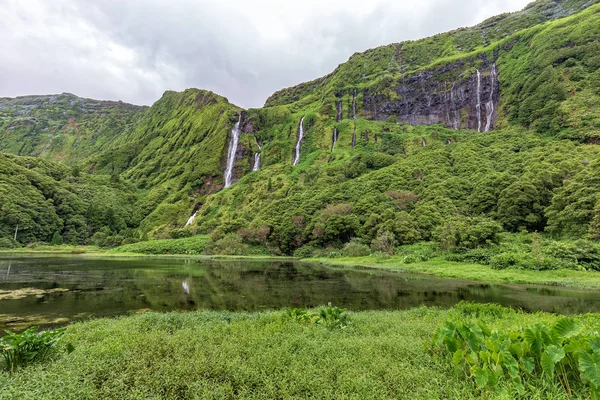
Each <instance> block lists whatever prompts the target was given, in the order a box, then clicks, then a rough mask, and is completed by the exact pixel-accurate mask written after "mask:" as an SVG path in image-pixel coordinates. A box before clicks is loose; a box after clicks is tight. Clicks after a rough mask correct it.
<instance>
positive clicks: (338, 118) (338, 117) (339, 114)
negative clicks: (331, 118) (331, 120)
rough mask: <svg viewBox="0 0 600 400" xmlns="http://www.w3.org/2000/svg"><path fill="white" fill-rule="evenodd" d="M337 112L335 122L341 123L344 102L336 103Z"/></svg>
mask: <svg viewBox="0 0 600 400" xmlns="http://www.w3.org/2000/svg"><path fill="white" fill-rule="evenodd" d="M335 111H336V117H335V121H336V122H340V121H341V120H342V102H341V101H336V102H335Z"/></svg>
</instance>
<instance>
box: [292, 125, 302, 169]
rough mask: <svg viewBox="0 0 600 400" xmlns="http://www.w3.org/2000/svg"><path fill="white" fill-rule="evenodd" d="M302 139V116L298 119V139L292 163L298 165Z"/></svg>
mask: <svg viewBox="0 0 600 400" xmlns="http://www.w3.org/2000/svg"><path fill="white" fill-rule="evenodd" d="M302 139H304V117H302V119H301V120H300V126H299V127H298V141H297V142H296V147H295V151H294V164H293V165H298V162H299V161H300V150H301V149H302Z"/></svg>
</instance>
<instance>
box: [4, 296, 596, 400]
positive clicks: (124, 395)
mask: <svg viewBox="0 0 600 400" xmlns="http://www.w3.org/2000/svg"><path fill="white" fill-rule="evenodd" d="M474 317H477V318H478V320H479V321H483V322H485V323H488V324H491V325H492V326H494V327H495V328H497V329H517V328H519V327H520V326H530V325H534V324H536V323H539V322H545V323H553V322H554V321H556V320H557V318H558V317H556V316H553V315H550V314H543V313H540V314H529V315H528V314H522V313H520V312H517V311H511V310H508V309H502V308H500V307H496V306H492V307H486V306H467V307H461V306H459V307H457V308H455V309H452V310H438V309H431V308H417V309H413V310H409V311H374V312H360V313H349V318H350V324H349V325H348V326H347V327H346V328H344V329H328V328H327V327H326V326H322V325H315V324H303V323H301V322H298V321H297V320H294V319H290V318H287V317H286V313H285V312H284V311H276V312H264V313H223V312H210V311H207V312H202V311H201V312H189V313H168V314H157V313H147V314H140V315H135V316H131V317H124V318H118V319H100V320H95V321H90V322H83V323H76V324H73V325H71V326H69V327H68V329H67V333H66V335H65V337H64V338H63V341H64V342H68V343H71V344H72V345H73V346H74V348H75V351H73V352H72V353H70V354H67V353H61V354H58V355H56V356H55V359H54V360H53V361H51V362H46V363H43V364H38V365H33V366H29V367H26V368H25V369H23V370H20V371H19V372H17V373H15V374H13V375H9V374H7V373H2V372H0V398H2V399H4V398H6V399H9V398H10V399H12V398H19V399H38V398H44V399H71V398H73V399H75V398H76V399H97V398H103V399H159V398H169V399H178V398H256V399H258V398H262V399H272V398H308V397H315V398H356V399H368V398H377V399H381V398H406V399H417V398H418V399H421V398H466V399H468V398H481V392H480V391H479V389H477V388H476V387H475V385H474V383H472V382H469V381H466V380H464V379H463V378H462V377H458V376H456V375H455V374H454V373H453V372H452V371H451V368H450V366H449V364H448V362H447V361H446V360H443V359H440V358H439V357H438V356H436V355H434V354H433V353H431V352H430V351H428V350H427V349H426V343H427V342H428V341H430V340H431V338H432V335H433V331H434V330H435V329H436V328H437V327H439V326H441V325H442V324H443V323H444V321H445V320H447V319H448V318H454V319H460V320H465V319H469V318H474ZM596 317H597V316H596ZM578 319H587V320H588V321H589V320H591V319H592V318H591V317H578ZM559 393H560V390H558V387H552V386H550V387H543V388H531V389H530V391H529V392H528V393H527V395H526V397H524V398H561V395H560V394H559ZM484 397H485V396H484ZM489 397H494V396H492V395H490V396H489Z"/></svg>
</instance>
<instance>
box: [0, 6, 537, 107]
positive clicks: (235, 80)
mask: <svg viewBox="0 0 600 400" xmlns="http://www.w3.org/2000/svg"><path fill="white" fill-rule="evenodd" d="M232 2H233V1H231V0H230V1H229V4H228V5H224V4H227V2H219V1H209V0H200V1H192V0H189V1H188V0H176V1H173V0H171V1H169V0H129V1H126V2H124V1H120V0H104V1H91V0H80V1H77V0H57V1H56V2H54V1H53V2H52V4H48V3H50V2H44V1H43V0H37V1H34V0H31V1H16V0H0V10H1V11H2V14H3V15H5V16H6V17H5V18H3V19H0V36H1V37H3V40H2V41H0V54H2V59H3V61H2V63H0V96H14V95H22V94H42V93H49V92H62V91H69V92H73V93H75V94H77V95H80V96H86V97H94V98H106V99H121V100H123V101H128V102H132V103H137V104H151V103H152V102H154V101H155V100H156V99H158V98H159V97H160V95H161V94H162V92H163V91H165V90H182V89H185V88H187V87H200V88H204V89H209V90H213V91H214V92H216V93H219V94H221V95H224V96H226V97H228V98H229V100H230V101H232V102H233V103H236V104H238V105H240V106H244V107H260V106H261V105H262V104H263V103H264V101H265V99H266V98H267V97H268V96H269V95H270V94H271V93H273V92H274V91H276V90H278V89H281V88H282V87H287V86H292V85H295V84H297V83H300V82H303V81H306V80H311V79H315V78H317V77H319V76H322V75H324V74H326V73H328V72H330V71H331V70H333V69H334V68H335V67H336V66H337V65H338V64H340V63H342V62H344V61H346V60H347V59H348V57H349V56H350V55H351V54H352V53H354V52H357V51H364V50H366V49H368V48H371V47H376V46H379V45H385V44H389V43H392V42H400V41H403V40H407V39H416V38H419V37H425V36H429V35H431V34H435V33H439V32H443V31H447V30H450V29H454V28H458V27H461V26H469V25H473V24H475V23H477V22H479V21H480V20H482V19H484V18H485V17H489V16H492V15H494V14H497V13H500V12H505V11H514V10H517V9H519V8H522V7H523V6H524V5H525V3H526V2H525V1H523V0H511V1H508V2H506V1H500V0H493V1H489V2H485V3H482V2H479V1H476V0H461V1H451V0H422V1H421V2H420V3H415V4H412V5H411V7H408V6H407V4H406V3H404V4H402V3H400V2H391V1H383V0H373V3H372V6H371V7H368V9H367V10H366V11H365V7H364V6H362V3H361V2H358V1H354V0H346V1H343V2H342V1H335V2H333V3H335V4H337V6H336V7H332V6H330V5H329V4H330V3H319V2H309V3H310V4H313V8H311V9H310V10H309V12H307V13H304V14H302V15H298V16H297V20H296V19H294V18H295V17H296V15H295V14H294V11H292V10H290V11H289V14H290V15H288V16H286V18H288V19H286V20H284V21H283V22H282V21H272V20H271V21H269V20H265V19H264V17H262V14H261V13H264V12H266V11H267V10H265V9H264V8H263V9H261V6H262V7H265V6H266V5H267V4H271V7H282V10H281V12H282V14H281V15H285V13H286V11H288V9H287V7H288V5H286V2H279V3H273V2H271V3H269V1H268V0H258V1H256V2H247V3H241V2H238V3H237V4H236V6H234V5H233V4H231V3H232ZM249 4H252V5H254V4H256V6H255V9H254V8H253V7H250V6H249ZM310 4H307V7H309V6H310ZM325 4H327V6H325ZM331 4H332V3H331ZM31 10H37V11H31ZM270 23H272V24H274V25H276V26H279V25H281V26H283V27H284V30H285V31H284V32H283V34H282V36H281V37H278V36H277V35H275V36H270V37H269V36H267V37H265V35H264V28H265V27H268V25H267V26H265V24H270ZM278 24H279V25H278Z"/></svg>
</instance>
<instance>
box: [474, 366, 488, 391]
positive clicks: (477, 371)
mask: <svg viewBox="0 0 600 400" xmlns="http://www.w3.org/2000/svg"><path fill="white" fill-rule="evenodd" d="M471 373H472V374H473V377H474V378H475V383H476V384H477V386H479V387H480V388H481V387H484V386H485V385H487V383H488V381H489V379H490V372H489V371H488V370H487V369H485V368H479V367H475V368H473V369H472V370H471Z"/></svg>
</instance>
